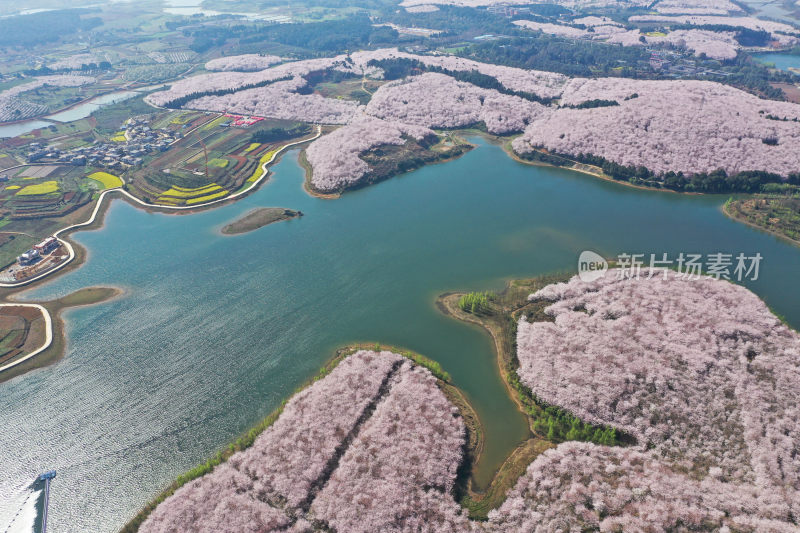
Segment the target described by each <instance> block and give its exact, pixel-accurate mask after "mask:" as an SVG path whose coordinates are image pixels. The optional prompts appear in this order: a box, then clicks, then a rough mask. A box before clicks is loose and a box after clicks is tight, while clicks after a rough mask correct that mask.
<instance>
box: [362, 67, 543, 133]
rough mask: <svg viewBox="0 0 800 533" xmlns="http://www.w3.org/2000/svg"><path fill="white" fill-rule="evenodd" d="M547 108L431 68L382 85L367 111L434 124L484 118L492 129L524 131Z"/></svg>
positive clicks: (453, 124) (447, 125)
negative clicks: (407, 77) (428, 70)
mask: <svg viewBox="0 0 800 533" xmlns="http://www.w3.org/2000/svg"><path fill="white" fill-rule="evenodd" d="M545 110H546V108H545V107H544V106H543V105H542V104H539V103H537V102H531V101H529V100H524V99H523V98H520V97H519V96H509V95H506V94H501V93H499V92H497V91H492V90H488V89H482V88H479V87H476V86H475V85H472V84H470V83H465V82H460V81H457V80H455V79H454V78H451V77H450V76H445V75H444V74H438V73H433V72H429V73H426V74H422V75H420V76H414V77H411V78H409V79H405V80H397V81H394V82H391V83H388V84H386V85H383V86H382V87H381V88H380V89H378V90H377V91H376V92H375V94H374V95H373V97H372V100H370V102H369V104H367V108H366V112H367V114H370V115H373V116H376V117H379V118H382V119H386V120H396V121H399V122H405V123H408V124H415V125H418V126H427V127H431V128H458V127H462V126H469V125H472V124H475V123H477V122H484V123H485V124H486V128H487V129H488V130H489V131H490V132H492V133H509V132H513V131H522V130H523V129H524V128H525V126H526V124H528V123H529V122H530V121H531V120H532V119H533V118H535V117H537V116H539V115H540V114H541V113H543V112H544V111H545Z"/></svg>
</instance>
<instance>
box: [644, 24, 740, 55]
mask: <svg viewBox="0 0 800 533" xmlns="http://www.w3.org/2000/svg"><path fill="white" fill-rule="evenodd" d="M645 39H646V40H647V43H648V44H658V43H660V42H667V43H669V44H672V45H674V46H678V47H682V48H686V49H688V50H691V51H693V52H694V55H696V56H699V55H700V54H705V55H706V56H708V57H710V58H712V59H720V60H726V59H733V58H735V57H736V54H737V51H738V49H739V48H740V45H739V43H738V42H737V41H736V39H735V38H734V34H733V33H732V32H724V31H708V30H675V31H671V32H669V33H668V34H667V35H666V36H665V37H660V36H657V35H656V36H650V35H648V36H646V37H645Z"/></svg>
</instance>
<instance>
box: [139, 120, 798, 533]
mask: <svg viewBox="0 0 800 533" xmlns="http://www.w3.org/2000/svg"><path fill="white" fill-rule="evenodd" d="M366 120H374V119H365V121H366ZM378 127H383V126H378ZM618 272H619V271H617V270H611V271H609V272H608V273H607V274H606V275H605V276H604V277H601V278H600V279H598V280H595V281H593V282H582V281H580V280H579V279H578V278H577V277H575V278H573V279H571V280H569V281H568V282H566V283H557V284H553V285H548V286H546V287H544V288H543V289H541V290H540V291H538V292H537V293H535V294H533V295H531V296H530V299H531V300H532V301H537V300H544V301H550V302H552V303H551V304H549V306H548V307H547V308H546V312H547V313H548V314H550V315H552V316H553V318H554V321H553V322H549V321H544V322H534V323H529V322H528V321H527V319H526V318H525V317H524V316H523V317H521V319H520V321H519V325H518V338H517V346H518V347H517V358H518V360H519V363H520V367H519V369H518V374H519V376H520V378H521V379H522V381H523V382H524V383H525V384H526V385H527V386H528V387H530V389H531V391H532V392H533V393H534V394H535V395H536V396H537V397H538V398H539V399H541V400H543V401H545V402H548V403H550V404H552V405H556V406H559V407H562V408H565V409H567V410H569V411H570V412H572V413H574V414H576V415H578V416H580V417H581V418H583V419H584V420H587V421H591V422H595V423H600V424H611V425H613V426H615V427H617V428H619V429H622V430H624V431H626V432H627V433H629V434H631V435H633V436H634V437H635V438H636V444H635V445H633V446H622V447H620V446H616V447H607V446H598V445H595V444H590V443H579V442H564V443H561V444H559V445H558V446H557V447H555V448H552V449H549V450H547V451H545V452H544V453H542V454H541V455H539V456H538V457H537V458H536V459H535V460H534V461H533V462H532V463H531V464H530V465H529V466H528V467H527V470H526V472H525V473H524V474H523V475H522V476H521V477H520V478H519V479H518V480H517V481H516V483H515V485H514V487H513V488H512V489H511V490H510V491H509V492H508V494H507V495H506V498H505V501H504V503H502V505H501V506H500V507H499V508H497V509H495V510H493V511H491V512H490V513H489V520H488V522H475V521H471V520H469V519H468V518H467V515H466V512H465V511H464V510H463V509H462V508H461V506H460V505H459V504H458V503H457V502H456V501H455V499H454V487H455V482H456V477H457V471H458V469H459V467H460V466H461V464H462V461H463V452H462V450H463V447H464V444H465V442H466V433H465V431H466V428H465V424H464V421H463V419H462V418H461V416H460V413H459V410H458V409H457V408H456V407H455V406H454V405H452V404H451V403H450V401H449V400H448V399H447V397H446V396H445V394H444V392H443V391H442V389H440V382H439V381H438V380H437V379H436V378H434V377H433V375H431V373H430V372H429V371H428V370H427V369H424V368H422V367H420V366H417V365H415V364H414V363H412V362H411V361H410V360H408V359H406V358H404V357H402V356H400V355H397V354H394V353H391V352H387V351H384V352H373V351H364V350H362V351H358V352H356V353H355V354H353V355H351V356H349V357H348V358H345V359H344V360H343V361H341V362H340V363H339V364H338V366H336V368H335V369H334V370H333V371H331V372H330V373H329V374H328V375H327V376H326V377H324V378H322V379H321V380H319V381H317V382H315V383H314V384H313V385H311V386H309V387H308V388H306V389H305V390H303V391H301V392H299V393H297V394H296V395H295V396H294V397H293V398H292V399H291V400H290V401H289V402H288V403H287V404H286V406H285V408H284V410H283V413H282V414H281V415H280V417H279V418H278V419H277V420H276V422H275V423H274V424H273V425H272V426H271V427H270V428H268V429H267V430H265V431H264V432H263V433H262V434H261V435H260V436H259V437H258V438H257V439H256V441H255V443H254V444H253V446H252V447H251V448H249V449H247V450H245V451H242V452H238V453H236V454H234V455H233V456H232V457H231V458H230V459H229V460H228V461H227V462H226V463H223V464H221V465H219V466H217V467H216V468H215V469H214V470H213V471H212V472H211V473H209V474H207V475H205V476H203V477H200V478H198V479H196V480H194V481H192V482H190V483H188V484H186V485H184V486H183V487H182V488H180V489H178V490H177V491H176V492H175V493H174V494H173V495H172V496H170V497H169V498H167V499H166V500H165V501H164V502H163V503H161V504H160V505H159V506H158V507H157V508H156V509H155V510H154V511H153V512H152V513H151V515H150V516H149V517H148V518H147V520H146V521H145V522H144V524H143V525H142V527H141V529H140V530H141V531H144V532H146V533H153V532H156V533H166V532H176V531H198V532H202V533H206V532H208V533H211V532H212V531H237V532H238V531H253V532H256V531H258V532H268V531H290V532H293V533H300V532H310V531H347V532H348V533H368V532H370V533H371V532H374V531H381V532H391V533H394V532H397V533H400V532H409V533H410V532H415V531H429V532H432V533H434V532H441V533H450V532H453V533H462V532H463V533H467V532H470V533H478V532H484V533H517V532H520V531H531V532H537V533H538V532H542V533H544V532H548V531H582V530H600V531H620V530H621V531H645V532H658V531H664V530H672V529H675V530H684V529H687V530H695V529H701V530H719V531H741V532H748V533H756V532H762V531H767V532H776V533H778V532H788V531H795V530H796V525H795V523H796V521H797V519H798V517H799V516H800V497H798V494H799V493H800V459H798V458H797V452H798V446H800V444H798V443H800V422H799V421H798V420H799V419H798V415H799V414H800V413H798V407H797V402H796V401H795V399H796V397H797V395H798V393H799V392H800V391H799V390H798V383H800V360H798V355H799V354H800V335H798V334H797V333H796V332H794V331H792V330H790V329H789V328H788V327H786V326H784V325H783V324H782V323H781V322H780V320H778V319H777V318H776V317H775V316H774V315H772V313H770V311H769V310H768V308H767V307H766V305H765V304H764V303H763V302H762V301H760V300H759V299H758V297H756V296H755V295H754V294H753V293H751V292H749V291H748V290H747V289H745V288H743V287H741V286H737V285H734V284H732V283H729V282H727V281H724V280H715V279H712V278H708V277H705V278H695V279H691V280H689V279H682V278H681V277H680V276H679V275H677V274H676V273H675V272H673V271H670V270H661V269H655V270H652V271H648V270H645V271H643V272H642V274H641V276H640V277H639V278H638V279H623V278H622V277H618V276H617V274H618Z"/></svg>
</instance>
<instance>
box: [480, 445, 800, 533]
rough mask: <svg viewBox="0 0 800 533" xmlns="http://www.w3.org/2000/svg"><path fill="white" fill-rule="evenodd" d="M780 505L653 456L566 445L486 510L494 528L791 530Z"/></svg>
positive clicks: (504, 532)
mask: <svg viewBox="0 0 800 533" xmlns="http://www.w3.org/2000/svg"><path fill="white" fill-rule="evenodd" d="M780 509H781V506H780V504H777V505H773V506H763V503H762V500H761V499H760V498H759V491H758V490H757V489H756V488H755V487H754V486H748V485H735V484H732V483H726V482H723V481H721V480H720V479H719V477H718V476H714V475H711V476H708V477H706V478H705V479H703V480H702V481H698V480H696V479H693V478H690V477H687V476H686V475H684V474H682V473H680V472H678V471H676V470H675V469H672V468H669V467H667V466H666V465H664V464H663V463H662V462H661V461H658V460H657V459H655V458H653V456H652V455H651V454H647V453H642V452H640V451H637V450H632V449H630V448H619V447H615V448H610V447H606V446H597V445H594V444H590V443H578V442H567V443H564V444H561V445H559V446H558V447H557V448H554V449H551V450H548V451H546V452H544V453H543V454H542V455H540V456H539V457H538V458H537V459H536V460H535V461H534V462H533V463H531V465H530V466H529V467H528V470H527V472H526V473H525V474H524V475H523V476H522V477H521V478H520V479H519V480H518V482H517V484H516V486H515V487H514V488H513V489H512V490H511V491H510V492H509V494H508V497H507V499H506V501H505V502H504V503H503V505H502V506H501V507H500V508H499V509H496V510H494V511H491V512H490V513H489V519H490V521H489V527H488V528H487V529H488V530H490V531H495V532H497V533H517V532H520V531H526V532H532V533H540V532H541V533H544V532H548V531H598V530H599V531H642V532H652V533H656V532H660V531H693V530H702V531H741V532H750V533H756V532H773V533H780V532H789V531H796V527H795V526H794V524H791V523H789V522H788V521H787V520H786V515H785V514H783V515H782V514H781V513H780Z"/></svg>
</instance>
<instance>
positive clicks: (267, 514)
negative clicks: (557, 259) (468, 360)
mask: <svg viewBox="0 0 800 533" xmlns="http://www.w3.org/2000/svg"><path fill="white" fill-rule="evenodd" d="M464 439H465V434H464V423H463V421H462V420H461V418H460V417H459V414H458V410H457V409H455V408H454V407H452V405H451V404H450V403H449V401H448V400H447V398H446V397H445V396H444V394H443V393H442V392H441V391H440V390H439V388H438V386H437V381H436V378H434V377H433V376H432V375H431V373H430V372H429V371H428V370H426V369H423V368H421V367H417V366H415V365H414V364H412V363H411V362H410V361H408V360H406V359H405V358H403V357H401V356H399V355H396V354H393V353H391V352H385V351H384V352H372V351H359V352H356V353H355V354H353V355H351V356H349V357H348V358H346V359H345V360H343V361H342V362H341V363H339V365H338V366H337V367H336V368H335V369H334V370H333V371H332V372H331V373H330V374H329V375H328V376H327V377H325V378H323V379H321V380H320V381H317V382H316V383H315V384H313V385H312V386H310V387H308V388H307V389H305V390H303V391H302V392H300V393H298V394H297V395H296V396H294V397H293V398H292V399H291V400H290V401H289V402H288V403H287V404H286V407H285V408H284V410H283V413H282V414H281V416H280V417H279V418H278V420H277V421H276V422H275V423H274V424H273V425H272V426H271V427H270V428H269V429H267V430H266V431H264V433H262V434H261V435H260V436H259V437H258V438H257V439H256V441H255V443H254V444H253V446H252V447H251V448H249V449H247V450H245V451H243V452H239V453H236V454H234V455H233V456H232V457H231V458H230V459H229V460H228V461H227V462H226V463H223V464H222V465H220V466H218V467H216V468H215V469H214V470H213V472H211V473H210V474H207V475H205V476H203V477H201V478H198V479H196V480H194V481H192V482H190V483H188V484H186V485H184V486H183V487H182V488H180V489H179V490H177V491H176V492H175V494H174V495H172V496H170V497H169V498H167V499H166V500H165V501H164V502H163V503H162V504H161V505H159V506H158V507H157V508H156V509H155V511H153V513H152V514H151V515H150V517H149V518H148V519H147V520H146V521H145V522H144V524H143V525H142V526H141V528H140V531H143V532H153V533H155V532H159V533H166V532H177V531H193V532H203V533H206V532H207V533H212V532H213V533H218V532H219V531H231V532H233V531H236V532H240V531H253V532H268V531H287V530H288V531H296V532H300V531H314V530H319V528H327V527H329V526H332V527H335V528H337V529H338V531H348V532H360V531H363V532H372V531H411V530H415V526H414V525H413V524H415V523H417V524H419V523H420V522H419V521H420V520H421V521H422V522H424V523H425V524H426V525H428V524H430V525H431V529H428V530H429V531H434V530H437V531H442V532H444V531H453V529H452V528H451V527H450V526H451V525H458V524H468V522H467V521H466V519H465V518H464V517H463V516H462V514H461V510H460V508H459V506H458V505H457V504H456V503H455V501H454V500H453V497H452V495H451V492H452V489H453V484H454V482H455V477H456V470H457V468H458V466H459V465H460V464H461V459H462V455H461V454H462V447H463V445H464ZM365 465H369V467H368V468H365ZM423 505H424V506H425V509H426V511H425V516H421V515H419V514H418V510H419V509H420V508H421V506H423ZM415 521H416V522H415ZM433 524H439V526H437V528H436V529H433ZM456 529H459V528H456ZM325 530H327V529H325Z"/></svg>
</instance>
